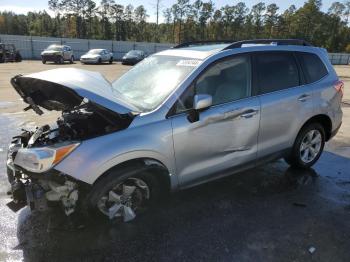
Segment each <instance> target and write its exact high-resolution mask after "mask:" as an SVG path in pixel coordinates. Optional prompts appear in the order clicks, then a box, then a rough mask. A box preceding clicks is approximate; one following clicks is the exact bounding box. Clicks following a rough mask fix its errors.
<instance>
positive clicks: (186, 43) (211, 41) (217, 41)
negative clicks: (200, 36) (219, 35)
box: [172, 40, 235, 48]
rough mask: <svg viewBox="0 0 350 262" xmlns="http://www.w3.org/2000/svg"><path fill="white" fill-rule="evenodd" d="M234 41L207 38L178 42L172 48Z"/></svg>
mask: <svg viewBox="0 0 350 262" xmlns="http://www.w3.org/2000/svg"><path fill="white" fill-rule="evenodd" d="M234 42H235V41H232V40H208V41H191V42H185V43H181V44H178V45H176V46H173V47H172V48H183V47H191V46H201V45H215V44H232V43H234Z"/></svg>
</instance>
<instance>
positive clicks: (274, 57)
mask: <svg viewBox="0 0 350 262" xmlns="http://www.w3.org/2000/svg"><path fill="white" fill-rule="evenodd" d="M256 66H257V71H258V85H259V93H260V94H266V93H270V92H274V91H278V90H283V89H287V88H290V87H296V86H299V72H298V66H297V64H296V61H295V58H294V55H293V53H291V52H264V53H257V54H256Z"/></svg>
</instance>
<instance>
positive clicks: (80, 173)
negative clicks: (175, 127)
mask: <svg viewBox="0 0 350 262" xmlns="http://www.w3.org/2000/svg"><path fill="white" fill-rule="evenodd" d="M137 118H142V117H140V116H138V117H136V119H134V121H136V122H137V121H138V119H137ZM138 158H151V159H155V160H158V161H159V162H161V163H162V164H163V165H164V166H166V167H167V168H168V171H169V173H170V174H172V175H170V176H171V184H172V187H176V186H177V179H176V177H175V175H174V174H175V161H174V150H173V141H172V129H171V121H170V120H167V119H165V120H162V121H155V122H152V123H149V124H144V125H138V124H136V125H135V124H132V126H130V127H129V128H127V129H125V130H122V131H119V132H116V133H112V134H108V135H105V136H100V137H97V138H94V139H90V140H86V141H84V142H82V143H81V145H80V146H79V147H78V148H77V149H76V150H75V151H73V152H72V153H71V154H70V155H69V156H68V157H67V158H65V159H64V160H63V161H62V162H61V163H59V164H58V165H57V166H56V167H55V169H56V170H58V171H60V172H62V173H64V174H67V175H69V176H71V177H73V178H75V179H78V180H81V181H83V182H86V183H88V184H93V183H94V182H95V181H96V179H97V178H99V177H100V176H101V175H102V174H104V173H105V172H106V171H107V170H109V169H110V168H112V167H114V166H116V165H118V164H121V163H123V162H125V161H128V160H133V159H138Z"/></svg>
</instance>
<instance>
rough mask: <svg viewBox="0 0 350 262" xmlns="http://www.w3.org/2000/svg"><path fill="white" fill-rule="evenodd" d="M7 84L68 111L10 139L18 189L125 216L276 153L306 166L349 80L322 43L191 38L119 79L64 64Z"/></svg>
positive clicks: (34, 105) (32, 103)
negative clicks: (336, 68) (340, 74)
mask: <svg viewBox="0 0 350 262" xmlns="http://www.w3.org/2000/svg"><path fill="white" fill-rule="evenodd" d="M62 76H64V77H62ZM12 85H13V86H14V88H15V89H16V90H17V92H18V93H19V94H20V96H21V97H22V98H23V100H24V101H25V102H26V103H28V104H29V106H28V108H27V109H33V110H34V111H35V112H36V113H38V114H39V115H40V114H42V113H43V112H44V111H45V110H44V109H46V110H59V111H62V116H61V117H60V118H59V119H58V120H57V122H56V123H54V124H50V125H45V126H42V127H39V128H37V129H36V130H35V131H25V132H23V133H22V134H20V135H18V136H16V137H14V138H13V142H12V144H11V145H10V148H9V153H8V160H7V166H8V177H9V181H10V182H11V184H12V195H13V199H14V201H15V202H16V203H17V204H21V203H24V202H28V203H29V204H30V206H31V207H32V208H38V209H42V208H44V207H45V206H46V204H47V203H50V202H52V201H61V202H62V206H63V207H64V209H65V212H66V214H67V215H69V214H71V213H73V212H74V211H77V210H84V211H97V213H100V214H104V215H105V216H107V217H109V218H110V219H115V218H118V219H121V220H123V221H129V220H132V219H133V218H135V216H136V215H137V214H139V213H140V212H143V211H144V210H145V209H147V208H148V207H149V206H150V205H151V204H152V203H154V202H155V201H156V200H157V199H158V198H159V197H160V196H161V195H162V194H164V193H166V192H168V191H175V190H178V189H183V188H188V187H192V186H195V185H198V184H200V183H204V182H207V181H210V180H213V179H217V178H220V177H223V176H227V175H231V174H234V173H237V172H240V171H242V170H245V169H248V168H252V167H255V166H257V165H260V164H263V163H267V162H269V161H272V160H275V159H279V158H284V159H285V160H286V161H287V162H288V163H289V164H290V165H292V166H295V167H301V168H308V167H311V166H312V165H313V164H315V162H316V161H317V160H318V159H319V157H320V155H321V153H322V150H323V147H324V144H325V142H326V141H329V140H330V139H331V138H332V137H333V136H334V135H335V134H336V133H337V131H338V129H339V127H340V125H341V122H342V111H341V99H342V95H343V83H342V82H340V81H339V78H338V76H337V75H336V73H335V71H334V69H333V67H332V65H331V64H330V62H329V60H328V57H327V53H326V51H325V50H324V49H321V48H317V47H312V46H310V45H309V44H308V43H306V42H304V41H300V40H256V41H243V42H236V43H219V44H218V43H216V44H214V43H213V44H201V43H194V44H191V43H190V44H184V45H180V46H177V47H175V48H173V49H170V50H166V51H163V52H160V53H157V54H155V55H152V56H150V57H148V58H147V59H145V60H144V61H143V62H141V63H140V64H138V65H137V66H136V67H134V68H132V69H131V70H130V71H129V72H127V73H126V74H125V75H123V76H122V77H121V78H119V79H118V80H116V81H115V82H113V83H109V82H108V81H107V80H106V79H105V78H104V77H103V76H102V75H101V74H99V73H95V72H89V71H85V70H80V69H73V68H71V69H67V68H64V69H54V70H49V71H45V72H40V73H35V74H30V75H26V76H16V77H14V78H13V79H12ZM24 191H25V192H26V193H24Z"/></svg>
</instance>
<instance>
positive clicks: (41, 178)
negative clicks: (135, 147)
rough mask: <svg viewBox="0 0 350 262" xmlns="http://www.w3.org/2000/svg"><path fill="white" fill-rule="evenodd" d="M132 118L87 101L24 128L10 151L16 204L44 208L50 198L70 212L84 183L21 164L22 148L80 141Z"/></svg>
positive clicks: (113, 129)
mask: <svg viewBox="0 0 350 262" xmlns="http://www.w3.org/2000/svg"><path fill="white" fill-rule="evenodd" d="M132 119H133V118H132V116H130V115H123V116H121V115H117V114H116V113H114V112H110V111H109V110H108V109H105V108H102V107H99V106H97V105H94V104H92V103H90V102H87V101H84V102H83V103H82V104H81V105H79V106H77V107H75V108H74V109H73V110H69V111H64V112H62V115H61V116H60V117H59V118H58V119H57V121H56V122H55V123H53V124H51V125H44V126H41V127H37V128H36V130H23V132H22V134H20V135H19V136H16V137H14V138H13V141H12V143H11V145H10V147H9V151H8V160H7V166H8V177H9V182H10V183H11V187H12V188H11V191H12V192H11V193H12V198H13V202H14V204H15V205H17V206H21V207H23V206H24V205H26V204H28V205H29V206H30V208H31V209H36V210H44V209H46V207H47V206H48V202H60V203H61V206H62V207H63V209H64V211H65V213H66V215H70V214H72V213H73V212H74V210H75V207H76V204H77V201H78V192H79V185H80V186H81V183H80V182H78V181H74V180H73V179H72V178H69V177H68V176H65V175H64V174H60V173H58V172H54V171H50V172H45V173H42V174H36V173H35V172H30V171H28V170H26V169H25V168H23V167H21V166H17V165H16V161H15V159H16V155H17V153H18V150H20V149H30V148H43V147H50V146H53V147H54V146H56V145H57V144H65V143H66V144H70V143H72V141H78V142H79V143H80V142H81V141H84V140H87V139H91V138H94V137H98V136H101V135H106V134H108V133H112V132H116V131H119V130H122V129H125V128H127V127H128V126H129V125H130V123H131V121H132Z"/></svg>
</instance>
